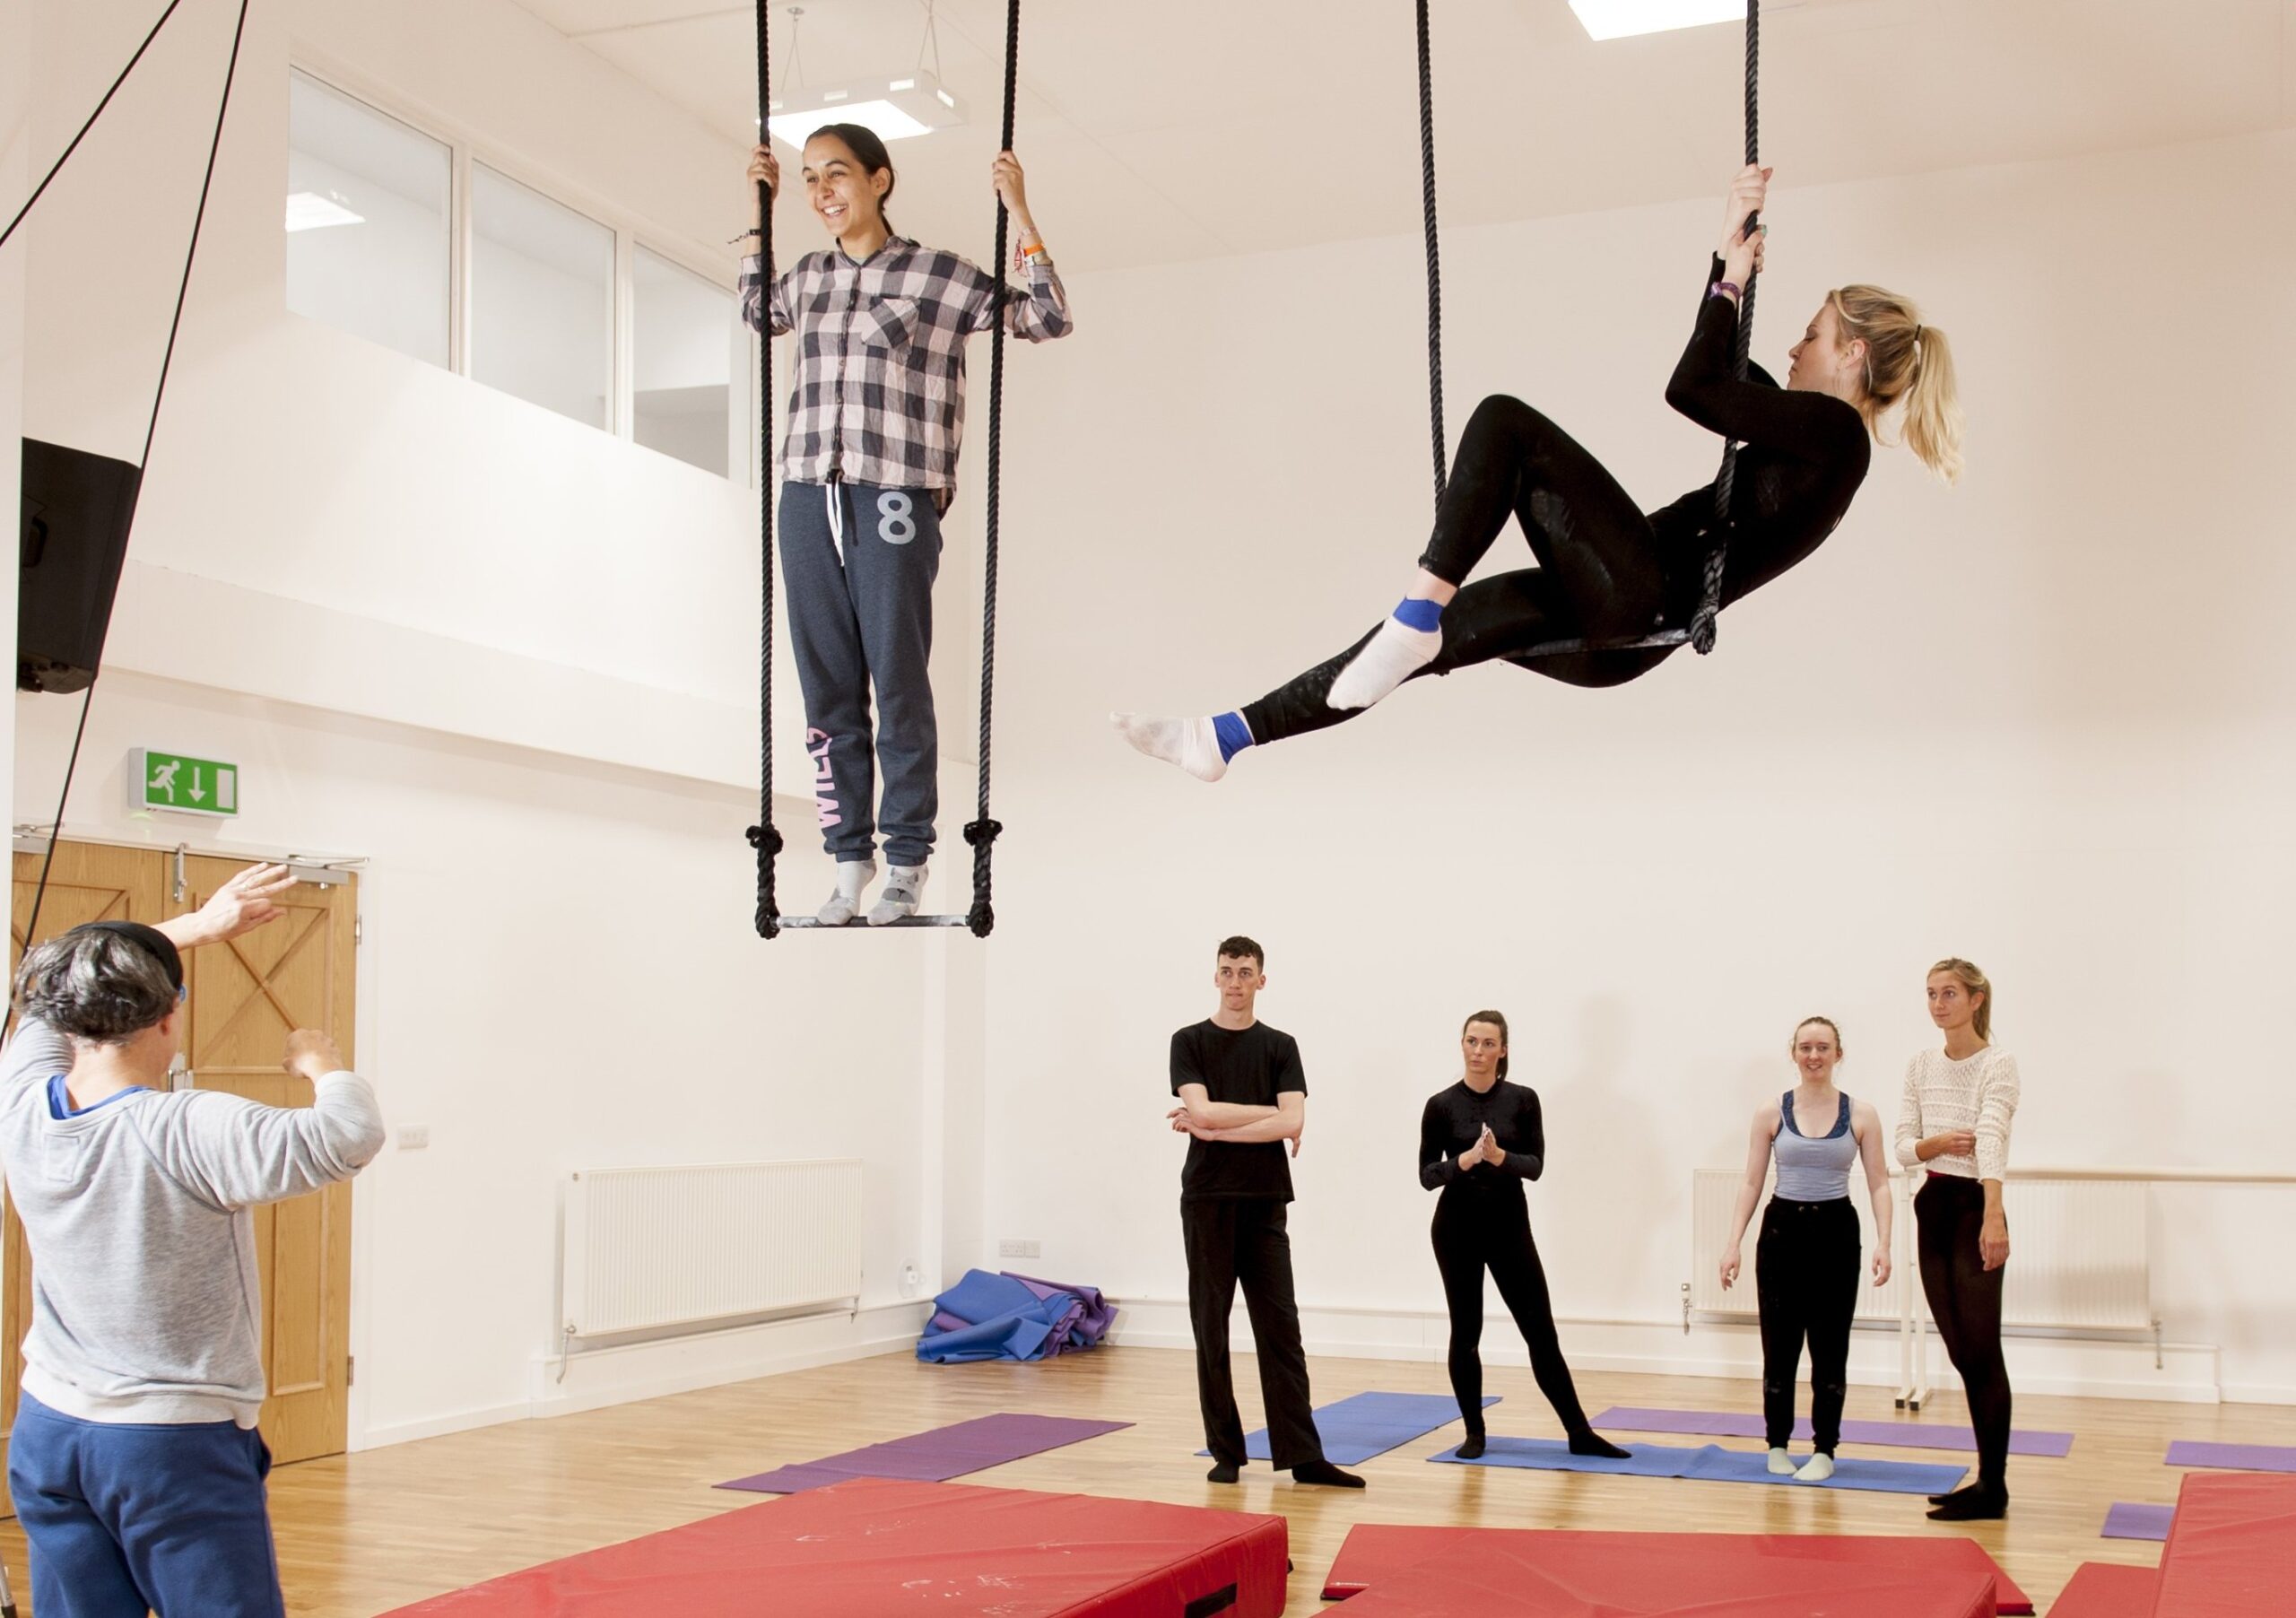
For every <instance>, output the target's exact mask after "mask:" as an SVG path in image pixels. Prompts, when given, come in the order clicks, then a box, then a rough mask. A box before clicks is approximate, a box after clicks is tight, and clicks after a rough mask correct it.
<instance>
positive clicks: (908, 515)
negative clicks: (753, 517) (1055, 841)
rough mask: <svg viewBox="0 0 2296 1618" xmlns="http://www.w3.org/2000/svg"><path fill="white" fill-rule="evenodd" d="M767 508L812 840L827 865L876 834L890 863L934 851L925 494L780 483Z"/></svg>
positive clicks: (933, 521)
mask: <svg viewBox="0 0 2296 1618" xmlns="http://www.w3.org/2000/svg"><path fill="white" fill-rule="evenodd" d="M780 529H781V567H782V571H783V573H784V575H785V576H786V577H787V579H788V585H789V643H790V649H791V650H792V651H793V652H795V653H796V661H797V683H798V684H799V685H800V686H801V687H803V688H804V693H805V750H806V751H807V752H810V753H811V754H812V755H813V802H814V805H815V807H816V808H817V809H818V810H819V811H820V814H821V825H822V843H823V844H824V845H825V846H826V847H827V848H828V849H829V852H830V855H831V857H832V858H834V859H836V860H837V861H838V862H839V864H848V863H852V862H857V861H860V860H865V859H867V858H869V857H871V856H872V855H873V854H874V853H875V852H876V833H877V831H879V830H880V829H882V830H883V833H884V839H885V855H886V857H888V858H889V859H890V860H891V862H892V863H893V864H894V865H897V866H921V865H923V864H924V863H925V861H926V856H928V855H930V854H931V853H932V852H933V822H934V818H935V816H936V815H937V814H938V813H940V807H941V786H940V773H939V772H940V764H941V737H940V731H939V728H938V726H937V724H936V722H935V718H934V713H933V683H932V676H931V674H930V672H929V670H928V668H927V665H928V664H929V663H930V662H931V660H932V655H933V581H934V579H935V578H936V577H938V575H939V573H940V571H941V519H940V515H939V513H938V512H936V511H935V509H934V506H933V496H932V494H931V493H930V492H929V491H926V490H923V489H878V488H874V487H872V486H870V485H868V484H866V483H784V484H782V485H781V517H780ZM872 684H874V686H875V687H876V693H877V714H876V724H875V726H874V733H873V727H872V726H871V725H870V722H869V690H870V687H871V685H872ZM880 777H882V779H883V788H884V798H883V804H882V805H881V806H880V805H876V804H875V803H874V799H875V797H876V794H875V791H874V787H876V785H877V778H880ZM873 808H874V809H875V811H876V812H875V813H874V815H873V813H872V810H873Z"/></svg>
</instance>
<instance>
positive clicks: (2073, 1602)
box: [2048, 1561, 2161, 1618]
mask: <svg viewBox="0 0 2296 1618" xmlns="http://www.w3.org/2000/svg"><path fill="white" fill-rule="evenodd" d="M2160 1594H2161V1575H2160V1574H2158V1573H2156V1572H2154V1571H2153V1570H2152V1569H2151V1568H2129V1567H2123V1566H2121V1565H2120V1564H2119V1563H2118V1562H2112V1561H2084V1562H2083V1563H2082V1564H2081V1565H2080V1566H2079V1567H2077V1568H2075V1569H2074V1570H2073V1581H2072V1582H2071V1583H2070V1584H2068V1585H2066V1587H2065V1588H2064V1589H2062V1590H2061V1591H2059V1592H2058V1593H2057V1601H2056V1603H2055V1605H2052V1606H2051V1607H2050V1608H2049V1609H2048V1618H2152V1604H2153V1602H2154V1601H2155V1600H2156V1599H2158V1597H2159V1596H2160Z"/></svg>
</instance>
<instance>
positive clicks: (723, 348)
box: [631, 248, 749, 477]
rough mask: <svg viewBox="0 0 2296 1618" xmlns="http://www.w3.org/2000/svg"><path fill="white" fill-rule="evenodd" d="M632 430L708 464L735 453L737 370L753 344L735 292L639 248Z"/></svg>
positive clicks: (715, 465)
mask: <svg viewBox="0 0 2296 1618" xmlns="http://www.w3.org/2000/svg"><path fill="white" fill-rule="evenodd" d="M635 280H636V283H637V284H636V286H635V288H634V289H633V290H634V291H635V294H636V296H635V298H634V300H633V302H632V307H633V309H634V311H635V313H634V317H633V319H634V325H635V329H634V330H633V331H632V332H631V340H632V342H633V344H634V345H635V352H634V355H633V365H634V369H635V371H636V376H635V378H634V380H635V383H636V387H635V389H634V390H633V391H634V398H635V402H636V410H637V414H636V420H635V421H634V422H633V423H632V425H633V427H634V429H635V431H634V434H633V436H634V437H635V438H636V439H637V440H638V441H639V443H641V444H643V445H645V446H646V448H648V449H658V450H660V451H661V452H662V453H663V454H664V455H674V456H675V457H677V458H678V459H680V460H682V461H684V462H686V463H687V464H689V465H695V466H699V467H700V468H701V469H702V470H703V471H704V472H714V473H716V474H718V476H719V477H724V476H725V475H726V467H727V465H729V464H730V462H731V459H732V443H733V422H732V415H733V401H734V388H733V381H734V378H735V377H736V376H738V375H740V374H742V373H743V372H744V370H747V369H748V368H747V364H746V361H747V359H748V354H749V344H748V342H747V341H746V339H745V337H744V328H743V326H742V322H741V316H740V313H739V311H738V308H737V306H736V305H735V301H734V294H733V293H731V292H729V291H726V289H725V288H724V287H721V286H717V285H713V284H712V283H709V282H708V281H705V280H703V279H702V278H701V277H700V276H699V275H696V274H693V273H692V272H691V271H689V270H683V269H681V268H679V267H678V266H677V265H674V264H672V263H671V262H670V261H669V260H668V259H666V258H664V257H660V256H659V255H657V254H654V253H649V252H648V251H647V250H646V249H645V248H639V249H638V257H637V269H636V275H635Z"/></svg>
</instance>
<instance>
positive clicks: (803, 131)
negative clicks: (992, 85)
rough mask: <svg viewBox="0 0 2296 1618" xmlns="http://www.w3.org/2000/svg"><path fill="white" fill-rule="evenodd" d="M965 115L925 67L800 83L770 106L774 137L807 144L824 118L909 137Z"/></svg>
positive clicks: (884, 136) (881, 135) (887, 137)
mask: <svg viewBox="0 0 2296 1618" xmlns="http://www.w3.org/2000/svg"><path fill="white" fill-rule="evenodd" d="M964 121H965V109H964V103H963V102H962V101H961V100H958V99H957V98H956V97H955V96H953V95H951V94H950V93H949V92H948V91H946V90H944V88H942V85H941V81H940V80H938V79H936V78H935V77H934V76H933V75H932V74H930V73H927V72H926V71H925V70H924V69H923V68H917V69H914V70H912V71H911V72H909V73H905V74H901V75H900V76H899V77H898V78H875V79H862V80H859V81H857V82H855V83H848V84H844V85H839V86H834V87H831V88H828V89H822V90H811V89H806V88H803V87H800V88H798V89H796V90H794V91H787V92H785V93H784V94H783V95H781V96H779V97H778V98H777V99H776V100H773V101H771V102H770V103H769V106H768V112H767V117H766V126H767V127H768V128H769V129H770V130H771V131H772V132H773V138H774V139H776V140H778V141H781V142H783V143H785V144H788V145H791V146H797V147H802V146H804V144H805V137H806V136H807V135H811V134H813V131H814V130H816V129H818V128H820V127H821V126H822V125H823V124H859V125H861V126H863V127H864V128H866V129H870V130H873V131H874V132H875V134H876V136H877V138H878V139H879V140H883V141H899V140H907V139H908V138H909V136H911V135H930V134H932V133H933V132H934V131H935V130H936V129H948V128H952V127H953V126H956V125H959V124H961V123H963V122H964Z"/></svg>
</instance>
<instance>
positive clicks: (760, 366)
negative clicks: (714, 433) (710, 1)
mask: <svg viewBox="0 0 2296 1618" xmlns="http://www.w3.org/2000/svg"><path fill="white" fill-rule="evenodd" d="M767 9H768V6H767V0H757V138H758V143H759V144H761V145H763V144H766V143H767V142H769V141H770V140H771V139H772V138H773V137H772V135H771V134H770V129H771V126H770V124H769V123H768V122H767V120H768V118H769V117H771V115H772V111H773V109H772V105H771V102H772V96H773V48H772V39H771V30H770V29H769V28H768V26H767V22H766V13H767ZM757 195H758V212H759V215H760V217H761V221H762V222H761V224H760V225H759V227H758V239H757V251H758V274H759V275H760V276H761V280H762V284H761V286H760V288H759V289H758V305H759V307H758V326H759V330H758V337H757V457H758V459H757V533H758V567H759V575H760V578H761V579H762V581H763V589H762V594H763V596H764V601H763V605H762V607H761V614H760V627H759V630H758V645H759V651H758V662H757V824H756V825H754V826H752V827H751V828H750V830H749V839H750V847H751V848H752V849H754V850H756V853H757V935H758V936H759V937H761V938H773V937H777V936H778V935H779V934H780V932H781V918H780V907H779V906H778V904H776V903H775V902H774V898H773V861H774V858H775V857H776V856H778V854H779V853H780V852H781V833H780V832H779V831H777V830H775V828H774V824H773V330H772V326H773V192H772V190H771V188H770V187H768V186H767V185H766V183H765V182H764V181H763V180H760V181H758V184H757Z"/></svg>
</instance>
